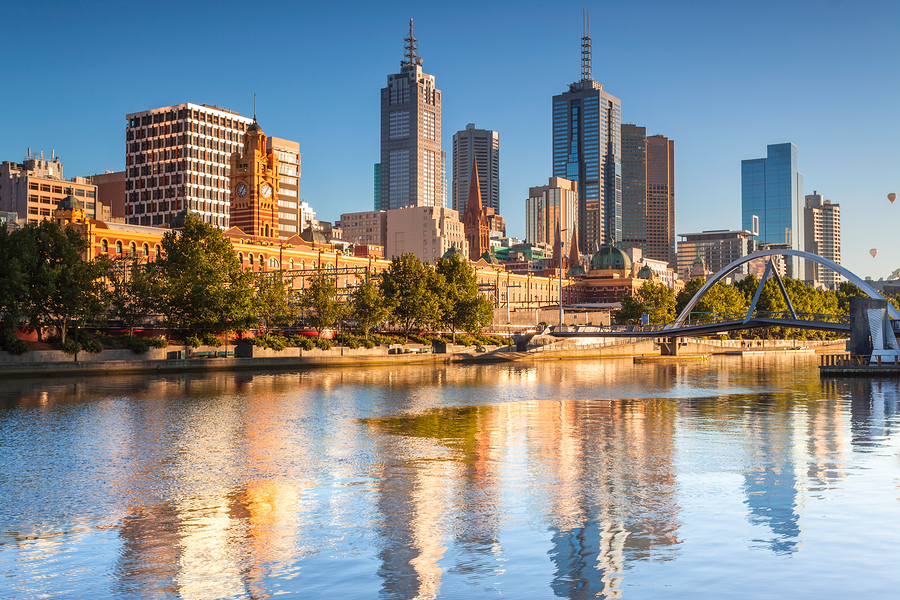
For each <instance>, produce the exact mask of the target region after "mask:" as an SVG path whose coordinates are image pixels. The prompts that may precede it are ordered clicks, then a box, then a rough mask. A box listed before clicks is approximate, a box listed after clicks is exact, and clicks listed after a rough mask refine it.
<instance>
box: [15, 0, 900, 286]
mask: <svg viewBox="0 0 900 600" xmlns="http://www.w3.org/2000/svg"><path fill="white" fill-rule="evenodd" d="M515 6H516V10H515V11H512V10H510V9H511V7H512V5H502V4H501V5H496V6H493V5H492V6H483V5H479V4H471V5H455V6H454V7H453V8H452V9H451V8H440V7H423V6H420V5H415V4H412V3H407V4H403V3H398V4H394V5H392V6H391V7H390V8H389V9H385V8H384V7H372V6H364V5H360V6H359V7H357V8H354V9H353V10H351V11H344V10H341V9H337V8H331V7H305V6H300V7H294V6H285V7H283V10H280V11H273V12H272V13H271V14H272V15H274V16H272V17H269V16H267V14H261V15H255V18H256V23H255V24H254V27H262V28H263V29H265V30H267V31H268V32H269V33H270V35H271V36H272V38H273V39H279V45H276V46H275V48H276V49H278V51H277V52H275V54H274V56H275V58H273V59H271V60H267V61H262V62H260V61H256V60H252V59H251V58H250V57H251V54H248V53H247V52H246V48H245V45H244V44H232V45H227V46H222V45H221V44H218V45H216V46H215V48H216V49H215V51H213V50H208V49H207V48H210V47H212V46H210V42H212V41H213V40H217V39H219V38H220V37H221V35H222V32H228V31H232V30H235V31H237V32H240V29H241V28H243V27H245V26H244V25H243V23H244V20H242V19H235V18H234V16H235V15H236V14H239V11H240V10H243V7H244V5H241V4H236V3H235V4H234V5H231V4H228V3H226V4H221V5H219V4H211V3H208V4H203V3H201V4H195V5H189V6H186V7H182V6H181V5H176V4H173V5H172V11H175V13H173V12H172V11H169V10H167V9H165V7H163V8H162V9H161V10H159V11H157V13H154V14H149V15H146V16H144V15H142V17H141V19H142V21H141V24H140V27H137V26H136V23H134V18H133V17H134V14H133V12H132V11H131V10H130V9H129V8H128V7H127V6H119V5H115V4H107V3H93V4H87V5H79V6H77V7H75V6H68V5H63V4H54V3H48V4H43V5H41V6H39V7H35V8H31V7H25V6H22V5H19V6H14V7H12V8H11V10H10V12H9V15H8V17H9V18H10V20H11V22H17V23H19V26H17V27H15V28H13V29H12V31H11V34H10V35H9V36H8V37H7V38H6V41H5V44H4V46H5V49H6V50H7V55H8V56H9V57H10V59H11V60H10V61H9V63H8V64H13V65H28V64H32V63H34V62H35V61H38V60H41V64H42V65H43V68H42V69H43V74H42V76H41V77H40V78H38V79H36V80H35V81H33V82H31V83H32V84H31V85H28V86H25V85H21V86H17V87H13V86H11V88H10V90H9V93H7V94H5V95H4V97H3V98H2V99H0V107H2V111H3V114H4V115H5V118H4V122H5V123H4V136H3V137H2V139H0V150H2V155H0V160H9V161H17V162H18V161H21V160H22V159H23V158H24V155H25V152H26V149H27V148H28V147H30V148H31V149H32V151H33V152H35V151H36V152H40V151H44V152H45V153H46V154H49V152H50V151H51V150H55V151H56V154H57V155H58V156H60V157H61V160H62V161H63V162H64V164H65V165H66V175H67V176H68V177H72V176H75V175H78V176H87V175H91V174H95V173H102V172H103V171H105V170H114V171H121V170H123V169H124V168H125V164H124V162H125V152H124V148H125V139H124V127H123V126H122V125H123V122H124V121H125V115H126V114H129V113H133V112H137V111H144V110H149V109H152V108H156V107H162V106H168V105H174V104H180V103H183V102H192V103H205V104H213V105H217V106H220V107H227V108H229V109H231V110H234V111H237V112H239V113H240V114H241V115H243V116H249V115H251V114H252V101H253V99H252V95H253V93H254V92H256V93H257V94H258V97H259V110H258V117H259V120H260V124H261V125H262V126H263V128H264V129H265V130H266V131H271V132H273V133H274V134H276V135H278V136H281V137H284V138H287V139H291V140H296V141H298V142H299V143H300V151H301V153H302V154H303V160H304V172H303V179H302V180H301V181H300V194H299V195H300V199H304V200H307V201H308V202H309V203H310V204H311V205H312V206H313V207H314V208H315V209H316V210H317V212H318V213H319V216H320V218H322V219H323V220H330V221H334V220H337V219H338V218H339V217H340V214H341V213H345V212H354V211H361V210H370V207H371V205H372V164H373V163H375V162H378V159H379V151H378V148H379V117H378V115H379V101H378V93H379V90H380V89H381V88H382V87H383V85H384V77H385V74H386V73H391V72H395V70H396V65H397V62H398V61H399V60H401V59H402V58H403V38H404V37H405V35H406V34H407V32H408V20H409V18H413V19H415V26H416V28H415V32H416V37H417V38H418V39H419V48H418V52H419V56H421V57H422V58H423V59H424V69H425V70H426V72H428V73H429V74H432V75H434V76H435V78H436V79H437V81H438V82H439V83H438V88H439V89H440V90H441V91H442V93H443V94H445V96H444V98H443V106H442V113H443V115H442V135H441V148H442V150H443V151H447V152H449V150H450V149H451V148H452V135H453V133H454V132H456V131H458V130H461V129H463V128H464V127H465V125H466V124H467V123H470V122H474V123H477V124H478V126H479V127H483V128H485V129H491V130H494V131H497V132H499V133H500V135H502V136H503V138H504V148H505V150H504V160H503V164H502V165H501V179H502V180H503V185H502V186H501V190H502V191H501V204H502V205H503V210H502V213H501V214H503V216H504V218H505V219H506V221H507V223H508V233H509V234H510V235H514V236H517V237H524V234H525V227H524V222H525V209H524V207H525V201H526V199H527V198H528V189H529V188H530V187H533V186H535V185H539V184H541V183H542V182H544V181H546V179H547V178H548V177H550V176H551V175H552V156H551V151H552V145H551V126H552V123H551V118H550V112H551V110H550V109H551V103H552V97H553V96H554V95H557V94H559V93H560V92H561V91H562V90H563V89H565V87H564V86H568V85H569V84H570V83H573V82H575V81H578V80H579V78H580V54H581V36H582V19H581V17H582V14H581V10H580V9H581V8H582V6H581V5H573V6H568V7H563V8H559V7H556V8H552V9H551V8H547V7H543V6H540V5H538V4H536V3H532V4H529V3H525V4H517V5H515ZM176 7H177V9H176ZM584 7H585V8H587V9H588V10H590V11H591V16H592V18H593V23H592V28H591V29H592V31H591V35H592V38H593V52H594V61H593V77H594V79H595V80H597V81H598V82H599V83H601V84H603V85H604V88H605V89H608V90H610V92H611V93H613V94H614V95H615V96H616V97H618V98H620V99H621V100H622V122H623V123H639V124H641V125H644V126H646V127H647V133H648V135H653V134H657V133H661V134H664V135H666V136H668V137H669V138H670V139H675V140H677V142H678V146H679V151H678V156H677V159H676V170H677V178H678V199H677V207H676V233H682V232H689V231H701V230H707V229H738V228H740V227H741V175H740V169H741V166H740V162H741V161H742V160H746V159H752V158H757V157H758V156H760V154H761V153H760V148H764V147H766V146H768V145H769V144H778V143H783V142H791V143H794V144H796V145H797V147H798V153H799V159H798V166H797V168H798V170H799V171H800V172H802V173H803V174H804V178H805V186H806V189H805V190H804V192H805V193H808V192H809V191H811V190H812V189H816V190H818V191H819V192H820V193H821V194H823V195H825V197H827V198H830V199H832V201H833V202H835V203H839V204H841V205H842V206H843V210H842V213H843V214H842V226H843V227H842V229H843V235H842V237H843V249H842V259H843V261H842V262H843V264H844V265H845V266H847V267H848V268H849V269H851V270H852V271H854V272H856V273H857V274H859V275H860V276H866V275H870V276H872V277H874V278H875V279H878V278H879V277H887V276H888V275H889V274H890V273H891V271H893V270H894V268H896V267H897V266H898V265H900V248H896V247H891V245H892V241H893V237H894V236H893V228H892V227H891V225H893V223H894V221H893V220H892V219H891V218H884V217H883V216H882V215H883V214H884V213H887V214H891V213H890V212H889V211H890V210H891V209H892V208H893V209H894V210H900V205H897V206H893V207H892V206H891V205H890V203H889V202H888V201H887V199H886V195H887V193H889V192H897V191H898V190H900V178H898V174H897V168H896V165H897V164H900V150H898V147H897V144H896V141H895V140H894V139H893V132H895V131H897V129H898V126H900V120H898V115H897V111H896V109H895V108H894V105H895V104H896V97H897V95H898V91H900V84H898V82H897V80H896V78H895V77H891V75H892V74H893V73H894V69H895V62H896V57H897V50H896V49H895V47H894V46H893V45H892V42H891V40H892V38H893V24H894V23H896V22H897V18H898V17H900V7H897V6H894V5H892V4H890V3H887V2H870V3H867V4H865V5H863V6H854V7H853V9H852V10H853V12H852V13H851V12H850V10H851V9H850V7H849V6H845V5H843V4H838V3H834V4H828V5H823V6H822V7H819V8H817V9H816V12H815V13H813V12H811V10H812V9H811V8H810V7H808V5H807V4H805V3H798V2H794V3H788V4H787V5H782V4H776V3H768V2H767V3H761V4H758V5H754V7H753V11H752V13H751V12H747V11H744V10H739V9H738V8H734V9H731V8H728V7H720V6H719V5H717V4H711V3H709V4H692V5H681V6H676V5H669V4H664V3H661V2H660V3H657V2H651V3H647V4H645V5H641V6H637V7H635V6H630V7H629V6H610V5H604V4H600V3H590V2H589V3H587V4H585V5H584ZM776 7H778V8H777V10H778V14H779V15H780V16H779V18H778V19H772V18H770V16H771V14H774V11H775V10H776ZM170 13H171V14H176V13H177V14H178V15H179V18H178V19H176V20H174V21H173V20H172V19H171V18H170V16H171V14H170ZM156 14H158V15H159V16H158V17H157V16H156ZM473 19H474V20H477V21H484V22H487V23H490V24H491V27H492V36H491V37H490V39H487V38H485V36H484V35H483V34H482V33H480V32H479V30H477V29H474V28H471V27H469V26H468V24H469V23H471V22H472V20H473ZM200 21H202V22H203V23H204V24H205V26H204V27H203V28H197V27H196V23H197V22H200ZM609 23H615V26H614V27H611V26H610V25H609ZM798 23H801V24H802V26H801V27H798V26H797V24H798ZM673 24H675V25H674V26H673ZM536 28H540V29H541V31H542V40H545V41H544V42H542V43H541V44H527V43H525V41H524V40H525V39H526V37H527V36H523V32H525V31H528V30H531V29H536ZM35 32H36V33H35ZM73 32H78V33H79V34H80V35H77V36H75V35H74V34H73ZM804 32H806V33H808V34H809V37H808V38H806V39H807V40H808V41H806V42H801V41H800V40H799V39H798V35H800V34H802V33H804ZM335 36H337V37H338V38H339V43H335V42H334V38H335ZM637 36H639V37H640V39H642V40H643V41H644V42H646V43H643V44H642V45H639V46H635V45H634V44H633V39H634V38H635V37H637ZM73 37H74V40H73ZM70 40H71V43H70ZM546 40H552V42H546ZM648 40H651V41H649V42H648ZM652 40H658V41H652ZM57 43H65V44H66V52H65V53H56V52H54V51H53V46H54V45H55V44H57ZM624 48H628V51H627V52H625V51H623V49H624ZM42 49H43V51H44V52H45V53H46V54H47V56H52V60H49V61H46V60H42V58H41V50H42ZM119 49H121V50H119ZM661 49H664V50H665V52H662V53H661ZM326 51H327V55H328V57H329V60H328V63H326V62H325V60H324V57H325V56H326ZM45 58H46V57H45ZM488 58H489V60H487V59H488ZM475 59H478V61H479V62H474V60H475ZM291 61H296V68H293V69H292V68H287V67H286V65H289V64H290V62H291ZM137 63H140V64H141V65H142V66H141V68H140V69H139V70H137V69H136V68H135V67H134V65H135V64H137ZM338 67H339V68H338ZM138 74H140V76H138ZM348 80H349V81H352V86H353V87H352V90H353V92H354V93H352V94H346V93H342V89H343V88H345V87H346V86H347V85H348V83H347V81H348ZM836 83H837V84H839V85H840V86H841V87H842V89H845V90H850V91H851V92H852V93H853V95H854V98H855V103H854V105H853V110H852V111H851V113H850V115H851V116H852V117H853V118H854V119H857V120H863V122H864V123H867V124H869V125H870V126H869V127H859V126H857V125H854V126H848V124H847V118H848V113H847V107H846V105H843V104H842V103H838V102H835V101H834V99H833V98H831V97H830V95H828V94H827V93H826V90H828V89H830V87H832V86H834V85H835V84H836ZM498 84H501V85H499V87H498ZM660 90H664V91H665V93H660ZM448 167H449V165H448ZM335 181H340V183H341V184H340V185H339V186H335V185H334V182H335ZM711 207H713V208H712V209H711ZM873 217H875V218H873ZM871 247H878V248H879V250H880V252H879V254H878V256H877V257H876V258H874V259H873V258H872V257H871V256H870V255H869V253H868V250H869V248H871Z"/></svg>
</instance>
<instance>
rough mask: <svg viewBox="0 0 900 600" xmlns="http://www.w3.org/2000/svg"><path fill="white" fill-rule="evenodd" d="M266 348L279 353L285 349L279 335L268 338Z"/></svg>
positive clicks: (282, 339)
mask: <svg viewBox="0 0 900 600" xmlns="http://www.w3.org/2000/svg"><path fill="white" fill-rule="evenodd" d="M268 346H269V348H271V349H272V350H275V351H277V352H281V351H282V350H284V347H285V343H284V338H283V337H281V336H280V335H272V336H269V342H268Z"/></svg>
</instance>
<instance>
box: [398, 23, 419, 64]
mask: <svg viewBox="0 0 900 600" xmlns="http://www.w3.org/2000/svg"><path fill="white" fill-rule="evenodd" d="M403 41H404V42H406V43H405V44H404V45H403V47H404V48H405V49H406V51H405V52H404V53H403V56H404V60H403V61H402V62H401V63H400V65H401V66H403V67H406V68H409V69H415V68H416V65H421V64H422V59H421V58H419V40H418V39H417V38H416V36H414V35H413V20H412V19H410V20H409V35H408V36H406V37H405V38H404V39H403Z"/></svg>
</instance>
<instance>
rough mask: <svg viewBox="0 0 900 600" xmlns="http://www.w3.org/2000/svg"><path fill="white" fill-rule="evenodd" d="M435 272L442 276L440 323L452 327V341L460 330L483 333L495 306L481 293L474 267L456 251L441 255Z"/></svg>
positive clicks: (492, 316) (454, 340) (454, 341)
mask: <svg viewBox="0 0 900 600" xmlns="http://www.w3.org/2000/svg"><path fill="white" fill-rule="evenodd" d="M436 272H437V274H438V275H440V276H441V277H442V278H443V282H442V283H443V286H442V287H443V289H442V294H441V295H440V299H441V304H442V305H443V306H442V311H441V312H442V319H441V324H442V325H444V326H446V327H449V328H450V329H451V330H452V331H453V343H456V332H457V331H458V330H461V331H465V332H466V333H480V332H481V330H482V329H483V328H484V327H486V326H487V325H489V324H490V322H491V320H492V319H493V318H494V307H493V306H492V305H491V301H490V300H488V299H487V298H485V297H484V296H482V295H480V294H479V293H478V280H477V279H476V277H475V270H474V269H472V267H471V266H470V265H469V263H467V262H464V261H463V260H462V259H461V258H460V257H459V255H458V254H454V255H453V256H452V257H451V258H449V259H446V258H442V259H440V260H439V261H438V264H437V268H436Z"/></svg>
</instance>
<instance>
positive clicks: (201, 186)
mask: <svg viewBox="0 0 900 600" xmlns="http://www.w3.org/2000/svg"><path fill="white" fill-rule="evenodd" d="M126 119H127V125H126V127H125V171H126V173H127V174H126V178H125V212H126V219H127V220H128V222H129V223H132V224H134V225H152V226H164V225H166V224H167V223H169V222H170V221H171V220H172V218H173V217H174V216H175V214H176V213H178V211H180V210H182V209H184V208H188V209H190V210H191V212H193V213H195V214H197V215H198V216H200V218H202V219H203V220H204V221H206V222H207V223H211V224H213V225H215V226H217V227H221V228H223V229H227V228H228V227H229V226H230V224H231V222H230V212H231V195H230V192H229V185H228V177H229V172H228V170H229V166H230V162H229V161H230V159H231V154H232V153H233V152H236V151H238V150H240V149H241V146H242V144H243V138H244V132H245V131H247V128H248V127H249V126H250V124H251V123H253V119H249V118H247V117H242V116H241V115H239V114H238V113H236V112H234V111H230V110H228V109H224V108H219V107H216V106H209V105H206V104H191V103H185V104H178V105H174V106H163V107H161V108H154V109H152V110H145V111H142V112H136V113H131V114H128V115H126Z"/></svg>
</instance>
